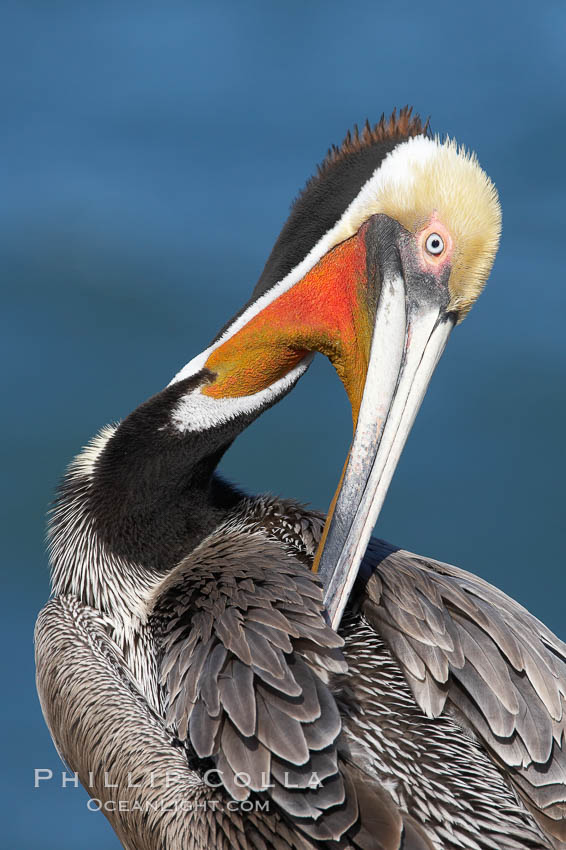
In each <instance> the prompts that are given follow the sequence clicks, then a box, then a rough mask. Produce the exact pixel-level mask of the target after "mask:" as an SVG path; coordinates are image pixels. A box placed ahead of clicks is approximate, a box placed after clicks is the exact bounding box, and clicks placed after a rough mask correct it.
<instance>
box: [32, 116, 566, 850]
mask: <svg viewBox="0 0 566 850" xmlns="http://www.w3.org/2000/svg"><path fill="white" fill-rule="evenodd" d="M499 229H500V211H499V204H498V200H497V196H496V192H495V189H494V186H493V184H492V183H491V182H490V180H489V179H488V178H487V177H486V175H485V174H484V172H483V171H482V170H481V168H480V166H479V165H478V162H477V160H476V158H475V157H474V156H472V155H470V154H468V153H466V152H465V151H464V150H463V149H462V148H459V147H458V146H457V145H456V144H455V143H454V142H453V141H449V140H446V141H441V140H439V139H438V138H431V137H429V135H428V133H427V131H426V128H423V126H422V125H421V122H420V121H419V119H418V118H413V117H411V113H410V110H402V111H401V113H400V115H399V116H398V117H396V116H395V114H394V115H393V116H392V117H391V119H390V120H389V121H385V120H383V119H382V120H381V122H380V123H379V124H377V125H376V126H375V127H373V128H370V127H369V125H367V126H366V127H365V129H364V130H363V132H362V133H361V134H360V133H358V132H357V131H356V133H355V134H354V135H348V136H347V137H346V140H345V141H344V143H343V144H342V146H341V147H340V148H333V149H332V150H331V151H330V152H329V155H328V156H327V158H326V159H325V161H324V162H323V164H322V166H320V167H319V169H318V173H317V174H316V176H315V177H313V178H312V179H311V180H309V182H308V183H307V185H306V188H305V189H304V191H303V192H302V194H301V195H300V196H299V198H298V200H297V201H296V202H295V204H294V206H293V208H292V210H291V214H290V216H289V219H288V220H287V222H286V224H285V226H284V228H283V230H282V232H281V235H280V236H279V238H278V240H277V242H276V244H275V247H274V249H273V251H272V253H271V255H270V257H269V259H268V260H267V264H266V266H265V269H264V271H263V273H262V275H261V277H260V280H259V282H258V284H257V286H256V288H255V291H254V293H253V295H252V297H251V299H250V300H249V301H248V303H247V304H246V305H245V306H244V308H243V309H242V310H241V311H240V312H239V313H238V315H237V316H236V317H235V318H233V319H232V320H231V321H230V322H229V323H228V324H227V325H226V326H225V328H224V329H223V330H222V331H221V333H220V334H219V335H218V336H217V337H216V339H215V340H214V341H213V343H212V344H211V346H210V347H209V348H207V349H206V351H204V352H202V354H200V355H198V356H197V357H195V358H194V359H193V360H191V362H190V363H189V364H188V365H187V366H185V367H184V368H183V369H182V370H181V371H180V372H179V373H178V374H177V375H176V377H175V378H174V379H173V381H172V382H171V383H170V384H169V385H168V386H167V387H166V388H165V389H164V390H162V391H161V392H159V393H157V395H154V396H153V397H152V398H150V399H149V400H148V401H146V402H145V403H144V404H142V405H141V406H140V407H139V408H137V410H135V411H134V412H133V413H131V414H130V415H129V416H128V417H127V418H126V419H125V420H124V421H123V422H121V423H120V424H118V425H114V426H110V427H107V428H105V429H104V430H103V431H102V432H101V433H100V434H99V435H98V436H97V437H96V438H95V439H94V440H93V441H92V442H91V443H90V444H89V445H88V446H87V447H86V448H85V449H84V451H83V452H82V453H81V454H80V455H79V456H78V457H77V459H76V460H75V461H74V462H73V463H72V464H71V466H70V468H69V471H68V473H67V476H66V478H65V479H64V481H63V483H62V485H61V488H60V491H59V494H58V497H57V500H56V504H55V507H54V510H53V514H52V519H51V528H50V538H51V561H52V583H53V595H54V598H52V599H51V601H49V602H48V604H47V605H46V606H45V608H44V609H43V610H42V612H41V613H40V615H39V619H38V623H37V630H36V647H37V680H38V689H39V693H40V697H41V702H42V706H43V711H44V714H45V717H46V720H47V723H48V725H49V728H50V730H51V734H52V736H53V739H54V741H55V743H56V745H57V747H58V749H59V752H60V753H61V755H62V757H63V759H64V760H65V761H66V762H67V764H68V765H69V766H70V768H71V769H72V770H74V771H76V772H77V773H78V775H79V777H80V780H81V782H82V783H83V784H84V785H85V787H86V788H87V789H88V791H89V792H90V794H91V796H92V797H93V799H95V800H96V801H98V803H99V805H100V807H101V808H102V810H103V811H104V812H105V814H106V815H107V817H108V818H109V820H110V822H111V824H112V826H113V828H114V829H115V831H116V833H117V834H118V836H119V838H120V840H121V842H122V843H123V845H124V847H127V848H132V850H134V848H135V850H157V848H167V850H181V848H182V850H186V848H228V847H234V848H241V850H244V848H256V850H260V848H262V849H264V848H277V850H288V849H289V848H321V847H325V848H347V847H352V848H365V849H366V850H368V849H369V848H381V849H382V850H384V849H385V850H398V849H399V848H404V850H417V848H418V850H425V848H426V850H431V848H437V850H438V848H448V850H456V848H474V850H484V848H485V850H487V848H491V850H502V848H503V850H510V848H539V849H540V848H551V847H559V846H562V844H561V842H562V840H564V839H566V826H565V803H566V761H565V757H564V753H563V750H562V745H563V740H564V730H565V725H566V718H565V715H564V698H565V694H566V646H565V645H564V644H563V643H562V642H561V641H560V640H558V639H557V638H556V637H555V636H554V635H553V634H552V633H551V632H550V631H549V630H548V629H546V628H545V626H544V625H542V623H540V622H539V621H538V620H536V619H535V618H534V617H533V616H531V615H530V614H529V613H528V612H527V611H526V610H525V609H524V608H522V607H521V606H520V605H518V604H517V603H516V602H514V601H513V600H511V599H509V598H508V597H507V596H505V594H503V593H502V592H501V591H499V590H497V589H495V588H494V587H492V586H490V585H489V584H487V583H486V582H485V581H483V580H481V579H479V578H477V577H476V576H474V575H471V574H469V573H466V572H463V571H462V570H459V569H457V568H456V567H451V566H448V565H446V564H442V563H438V562H436V561H432V560H430V559H427V558H422V557H419V556H416V555H412V554H410V553H409V552H405V551H402V550H399V549H397V548H395V547H393V546H389V545H388V544H386V543H383V542H382V541H377V540H371V541H370V533H371V530H372V527H373V525H374V522H375V520H376V518H377V514H378V512H379V509H380V506H381V503H382V501H383V498H384V496H385V492H386V490H387V488H388V485H389V482H390V480H391V476H392V474H393V471H394V469H395V465H396V463H397V460H398V457H399V455H400V452H401V450H402V448H403V445H404V442H405V439H406V437H407V434H408V432H409V430H410V428H411V425H412V421H413V419H414V416H415V414H416V412H417V409H418V407H419V404H420V401H421V399H422V397H423V395H424V393H425V391H426V387H427V384H428V382H429V379H430V376H431V374H432V372H433V370H434V367H435V365H436V362H437V360H438V358H439V357H440V355H441V353H442V350H443V348H444V345H445V343H446V340H447V337H448V335H449V333H450V331H451V329H452V328H453V326H454V325H455V324H456V323H457V322H458V321H460V320H461V319H463V318H464V316H465V315H466V313H467V312H468V310H469V309H470V307H471V306H472V304H473V302H474V301H475V299H476V298H477V296H478V295H479V293H480V291H481V289H482V287H483V286H484V284H485V281H486V279H487V277H488V275H489V272H490V269H491V265H492V262H493V259H494V256H495V252H496V249H497V244H498V238H499ZM316 351H319V352H322V353H323V354H325V355H326V356H327V357H329V358H330V360H331V361H332V363H333V365H334V366H335V368H336V371H337V373H338V375H339V377H340V379H341V380H342V382H343V384H344V386H345V388H346V391H347V393H348V396H349V399H350V402H351V406H352V413H353V420H354V438H353V443H352V447H351V449H350V452H349V456H348V459H347V461H346V465H345V467H344V471H343V473H342V478H341V479H340V484H339V486H338V490H337V493H336V496H335V498H334V501H333V504H332V506H331V509H330V511H329V515H328V518H327V519H326V521H325V520H324V517H322V516H321V515H319V514H317V513H314V512H312V511H310V510H307V509H306V508H305V507H303V506H301V505H299V504H297V503H295V502H293V501H290V500H284V499H278V498H273V497H267V496H260V497H259V498H249V497H247V496H245V495H244V494H243V493H241V492H240V491H238V490H237V489H236V488H234V487H232V486H230V485H229V484H227V483H226V482H224V481H223V480H222V479H221V478H220V477H219V476H218V475H217V474H216V472H215V469H216V466H217V464H218V462H219V460H220V458H221V457H222V455H223V453H224V452H225V451H226V449H227V448H228V447H229V445H230V443H231V442H232V440H233V439H234V438H235V437H236V436H237V435H238V434H239V433H240V432H241V431H242V430H243V429H244V428H246V427H247V426H248V425H249V424H250V423H251V422H252V421H253V420H254V419H255V418H256V417H257V416H259V414H260V413H262V411H264V410H265V409H266V408H268V407H270V406H271V405H273V404H274V403H275V402H277V401H279V400H280V399H281V398H282V397H283V396H284V395H285V394H286V393H288V392H289V391H290V390H291V389H292V387H293V386H294V384H295V383H296V382H297V381H298V379H299V378H300V377H301V376H302V375H303V374H304V373H305V372H306V370H307V368H308V366H309V363H310V361H311V359H312V357H313V354H314V352H316ZM368 543H369V545H368ZM317 570H318V572H319V575H320V577H321V579H322V586H323V587H324V591H325V596H324V601H323V595H322V586H321V583H320V582H319V579H318V578H317V575H316V572H317ZM348 600H349V601H348ZM347 603H348V604H347ZM346 605H347V607H346V609H345V614H344V618H343V619H342V621H341V623H340V619H341V616H342V612H343V611H344V608H345V606H346ZM325 609H326V612H325ZM331 625H332V626H335V627H336V628H338V626H339V630H338V632H337V631H335V630H334V629H333V628H331Z"/></svg>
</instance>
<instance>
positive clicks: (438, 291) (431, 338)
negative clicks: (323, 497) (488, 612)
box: [313, 214, 457, 629]
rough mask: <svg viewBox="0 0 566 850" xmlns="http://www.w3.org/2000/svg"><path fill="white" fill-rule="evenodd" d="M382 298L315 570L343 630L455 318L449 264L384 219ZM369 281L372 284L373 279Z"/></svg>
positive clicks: (375, 238) (374, 253)
mask: <svg viewBox="0 0 566 850" xmlns="http://www.w3.org/2000/svg"><path fill="white" fill-rule="evenodd" d="M365 243H366V251H367V256H368V262H367V266H366V267H367V269H368V273H369V272H370V270H371V273H372V274H375V276H376V278H378V279H377V280H375V281H373V288H374V291H375V292H376V293H377V303H376V305H375V319H374V322H373V334H372V337H371V347H370V352H369V361H368V366H367V372H366V377H365V383H364V386H363V393H362V395H361V402H360V406H359V411H356V410H353V416H354V423H355V431H354V439H353V442H352V446H351V449H350V452H349V455H348V458H347V461H346V465H345V467H344V472H343V474H342V479H341V482H340V484H339V487H338V490H337V492H336V495H335V497H334V500H333V503H332V506H331V508H330V511H329V514H328V519H327V522H326V526H325V529H324V533H323V536H322V540H321V543H320V546H319V550H318V552H317V556H316V558H315V564H314V566H313V569H314V570H316V571H318V574H319V575H320V578H321V580H322V583H323V586H324V589H325V605H326V609H327V612H328V616H329V619H330V623H331V625H332V627H333V628H335V629H336V628H337V627H338V625H339V624H340V620H341V617H342V614H343V611H344V608H345V606H346V603H347V601H348V598H349V595H350V592H351V590H352V587H353V584H354V581H355V579H356V576H357V574H358V570H359V567H360V564H361V561H362V558H363V556H364V553H365V550H366V547H367V545H368V542H369V539H370V535H371V533H372V530H373V527H374V525H375V523H376V521H377V518H378V516H379V513H380V511H381V507H382V505H383V502H384V499H385V496H386V494H387V490H388V489H389V485H390V483H391V479H392V477H393V473H394V472H395V468H396V466H397V463H398V461H399V457H400V455H401V452H402V451H403V447H404V445H405V441H406V439H407V436H408V434H409V431H410V430H411V427H412V425H413V422H414V419H415V416H416V414H417V412H418V409H419V407H420V405H421V402H422V400H423V398H424V395H425V393H426V389H427V387H428V383H429V381H430V378H431V376H432V373H433V372H434V369H435V367H436V364H437V363H438V360H439V358H440V356H441V354H442V352H443V350H444V347H445V345H446V341H447V339H448V336H449V334H450V331H451V330H452V328H453V326H454V324H455V321H456V319H457V316H456V314H454V313H450V312H447V306H448V304H449V301H450V296H449V290H448V278H449V275H450V265H449V263H444V264H439V265H436V266H431V268H430V269H429V268H428V267H427V266H426V263H423V260H422V257H420V256H419V254H418V251H417V250H416V240H415V237H414V235H413V234H411V233H409V232H408V231H406V230H405V229H404V228H403V227H402V226H401V225H400V224H399V223H398V222H396V221H394V220H392V219H391V218H389V217H388V216H386V215H382V214H381V215H375V216H373V217H372V219H370V222H369V226H368V228H367V231H366V233H365ZM368 282H369V281H368Z"/></svg>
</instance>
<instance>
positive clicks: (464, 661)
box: [361, 540, 566, 841]
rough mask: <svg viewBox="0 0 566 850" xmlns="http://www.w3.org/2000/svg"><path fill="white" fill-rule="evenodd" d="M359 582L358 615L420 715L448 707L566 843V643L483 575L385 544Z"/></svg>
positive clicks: (372, 552)
mask: <svg viewBox="0 0 566 850" xmlns="http://www.w3.org/2000/svg"><path fill="white" fill-rule="evenodd" d="M362 576H363V579H364V581H365V593H364V595H363V597H362V601H361V607H362V611H363V613H364V615H365V616H366V617H367V619H368V620H369V621H370V622H371V624H372V625H373V626H374V628H375V629H376V630H377V631H378V632H379V633H380V634H381V635H382V636H383V638H384V639H385V640H386V641H387V643H388V644H389V646H390V648H391V650H392V651H393V653H394V654H395V655H396V657H397V659H398V661H399V663H400V664H401V666H402V668H403V670H404V672H405V675H406V678H407V681H408V683H409V685H410V687H411V689H412V691H413V694H414V696H415V699H416V701H417V703H418V704H419V706H420V707H421V709H422V710H423V711H424V712H425V713H426V714H427V715H428V716H429V717H434V716H438V715H439V714H441V713H442V712H443V711H444V710H446V706H447V704H449V705H450V706H451V709H450V710H451V711H456V712H457V713H458V714H459V716H460V717H461V718H462V719H463V720H464V722H465V723H467V725H468V726H470V727H471V728H472V729H473V731H474V732H475V733H476V734H477V735H478V736H479V737H480V738H481V739H482V741H483V742H484V744H485V746H486V747H487V749H488V751H489V752H491V754H492V756H493V758H494V759H495V760H496V762H497V763H498V764H499V765H500V766H501V767H502V768H504V769H505V770H506V773H507V775H508V777H509V779H510V780H511V782H513V784H514V785H515V787H516V789H517V791H518V792H519V794H520V795H521V797H522V798H523V800H524V801H525V803H526V804H527V805H528V806H529V808H530V809H531V810H532V812H533V814H534V816H535V817H537V819H538V820H539V822H540V823H541V826H543V828H544V829H545V830H549V831H550V832H551V833H552V834H553V835H554V836H555V837H557V838H559V839H561V840H562V841H564V840H565V839H566V805H565V801H566V754H565V752H564V751H563V749H562V747H563V746H564V740H565V733H566V714H565V711H564V707H565V704H566V645H565V644H564V643H563V642H562V641H561V640H559V639H558V638H557V637H556V636H555V635H553V634H552V632H550V631H549V629H547V628H546V626H544V625H543V624H542V623H541V622H540V621H539V620H537V619H536V618H535V617H533V616H532V615H531V614H529V612H528V611H526V610H525V608H523V607H522V606H521V605H519V604H518V603H517V602H514V601H513V600H512V599H510V598H509V597H508V596H506V595H505V594H504V593H503V592H502V591H500V590H497V589H496V588H494V587H492V586H491V585H489V584H488V583H487V582H485V581H483V580H482V579H481V578H478V577H477V576H473V575H471V574H470V573H467V572H465V571H463V570H459V569H457V568H456V567H452V566H450V565H448V564H442V563H439V562H438V561H433V560H430V559H425V558H421V557H419V556H417V555H413V554H411V553H410V552H405V551H403V550H396V549H394V548H393V547H391V546H389V545H388V544H386V543H383V542H382V541H379V540H372V542H371V543H370V546H369V547H368V551H367V553H366V557H365V560H364V565H363V566H362ZM565 749H566V747H565Z"/></svg>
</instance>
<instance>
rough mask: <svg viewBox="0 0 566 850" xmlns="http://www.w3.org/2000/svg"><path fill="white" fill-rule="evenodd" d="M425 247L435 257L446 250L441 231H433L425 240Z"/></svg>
mask: <svg viewBox="0 0 566 850" xmlns="http://www.w3.org/2000/svg"><path fill="white" fill-rule="evenodd" d="M425 248H426V250H427V251H428V253H429V254H432V256H433V257H438V255H439V254H442V252H443V251H444V239H443V238H442V236H440V234H439V233H431V234H430V236H429V237H428V238H427V240H426V242H425Z"/></svg>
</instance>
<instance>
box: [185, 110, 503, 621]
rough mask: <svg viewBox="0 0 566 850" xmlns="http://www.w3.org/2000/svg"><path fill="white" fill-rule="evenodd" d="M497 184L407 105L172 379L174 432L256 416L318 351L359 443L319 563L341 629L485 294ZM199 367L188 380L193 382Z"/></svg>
mask: <svg viewBox="0 0 566 850" xmlns="http://www.w3.org/2000/svg"><path fill="white" fill-rule="evenodd" d="M500 224H501V213H500V207H499V202H498V198H497V193H496V190H495V187H494V185H493V183H492V182H491V180H490V179H489V178H488V177H487V175H486V174H485V172H484V171H483V170H482V169H481V167H480V165H479V163H478V161H477V159H476V157H475V155H474V154H471V153H468V152H467V151H466V150H465V149H464V148H463V147H461V146H459V145H458V144H457V143H456V142H455V141H453V140H451V139H446V140H441V139H439V138H438V137H435V138H430V137H429V136H428V135H427V133H426V128H425V129H423V128H422V126H421V124H420V122H419V121H418V119H414V118H413V119H411V117H410V112H408V111H402V112H401V114H400V116H399V118H396V117H395V115H393V116H392V118H391V119H390V121H389V123H387V122H384V121H383V120H382V122H381V123H380V124H379V125H377V126H376V127H375V128H373V129H371V128H369V126H367V125H366V129H365V130H364V132H363V133H362V134H361V135H359V134H357V133H356V136H355V137H354V138H353V139H352V137H351V136H348V137H347V138H346V140H345V142H344V144H343V145H342V147H341V148H335V149H333V151H331V152H330V154H329V156H328V157H327V159H326V161H325V162H324V163H323V165H322V166H321V167H320V168H319V173H318V175H317V176H316V177H314V178H313V179H312V180H311V181H309V183H308V184H307V187H306V189H305V190H304V192H303V194H302V195H300V196H299V198H298V200H297V201H296V202H295V205H294V207H293V209H292V211H291V215H290V217H289V219H288V221H287V223H286V225H285V227H284V228H283V231H282V233H281V236H280V237H279V240H278V242H277V243H276V245H275V248H274V250H273V252H272V255H271V256H270V258H269V260H268V262H267V265H266V267H265V270H264V273H263V275H262V277H261V278H260V281H259V283H258V286H257V287H256V290H255V291H254V294H253V296H252V299H251V300H250V302H249V303H248V304H247V306H246V307H245V308H244V309H243V310H242V311H241V312H240V314H239V315H238V316H236V318H235V319H234V320H232V321H231V322H230V323H229V324H228V325H227V326H226V328H225V329H224V330H223V332H222V333H221V334H220V335H219V337H218V338H217V339H216V340H215V341H214V342H213V344H212V345H211V346H210V347H209V348H208V349H207V350H206V351H204V352H203V353H202V354H201V355H199V356H198V357H197V358H195V359H194V360H193V361H191V363H189V364H188V365H187V366H186V367H185V368H184V369H183V370H182V371H181V372H180V373H179V374H178V375H177V376H176V378H175V379H174V382H178V381H182V380H185V379H186V378H193V380H192V382H190V387H191V388H190V391H189V392H188V393H187V394H185V395H182V396H181V398H180V400H179V401H178V403H177V405H176V408H175V410H174V411H173V421H174V423H175V426H176V427H177V428H178V429H179V430H181V431H184V430H192V431H195V430H204V429H206V428H209V427H211V426H212V425H214V424H219V423H227V422H230V421H232V420H234V419H242V420H245V421H246V424H247V422H248V421H250V418H254V417H255V416H256V415H257V414H259V413H260V412H261V411H262V410H263V409H264V408H265V407H267V406H269V405H270V404H272V403H273V402H275V401H277V400H278V399H279V398H281V397H282V395H283V394H285V393H286V392H287V391H288V390H289V389H290V388H291V387H292V386H293V385H294V383H295V382H296V381H297V380H298V378H299V377H300V376H301V375H302V374H303V373H304V372H305V370H306V369H307V368H308V365H309V363H310V362H311V359H312V357H313V354H314V352H317V351H318V352H321V353H322V354H324V355H326V356H327V357H328V358H329V359H330V360H331V362H332V364H333V365H334V367H335V369H336V371H337V373H338V375H339V377H340V379H341V381H342V382H343V384H344V387H345V389H346V392H347V393H348V396H349V399H350V403H351V407H352V418H353V424H354V437H353V442H352V446H351V449H350V452H349V455H348V458H347V460H346V464H345V467H344V471H343V474H342V478H341V480H340V484H339V486H338V489H337V492H336V495H335V497H334V500H333V503H332V506H331V509H330V512H329V515H328V520H327V523H326V527H325V532H324V535H323V539H322V542H321V545H320V548H319V551H318V553H317V557H316V559H315V566H314V568H315V569H317V570H318V571H319V573H320V575H321V578H322V580H323V583H324V585H325V588H326V603H327V608H328V611H329V615H330V618H331V622H332V624H333V625H334V626H337V624H338V622H339V620H340V617H341V614H342V611H343V608H344V605H345V604H346V601H347V598H348V595H349V592H350V590H351V587H352V584H353V581H354V579H355V576H356V574H357V571H358V568H359V564H360V562H361V558H362V557H363V554H364V551H365V548H366V546H367V543H368V540H369V536H370V534H371V531H372V529H373V526H374V524H375V521H376V519H377V516H378V514H379V511H380V509H381V505H382V504H383V500H384V498H385V494H386V492H387V489H388V487H389V483H390V481H391V477H392V475H393V472H394V469H395V466H396V464H397V462H398V459H399V456H400V454H401V451H402V449H403V446H404V444H405V440H406V438H407V435H408V433H409V431H410V428H411V426H412V423H413V420H414V417H415V415H416V413H417V411H418V408H419V406H420V403H421V401H422V399H423V396H424V394H425V391H426V388H427V386H428V383H429V380H430V377H431V375H432V372H433V371H434V368H435V366H436V363H437V362H438V359H439V357H440V355H441V354H442V351H443V349H444V346H445V344H446V341H447V339H448V336H449V334H450V332H451V330H452V328H453V327H454V326H455V325H456V324H457V323H458V322H459V321H461V320H462V319H463V318H464V317H465V316H466V314H467V313H468V312H469V310H470V308H471V307H472V305H473V304H474V302H475V300H476V299H477V297H478V296H479V294H480V292H481V291H482V289H483V287H484V285H485V283H486V281H487V278H488V276H489V273H490V270H491V267H492V264H493V261H494V257H495V253H496V251H497V246H498V242H499V234H500ZM195 375H199V376H200V378H199V380H198V381H197V382H196V383H195V381H194V376H195Z"/></svg>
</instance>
